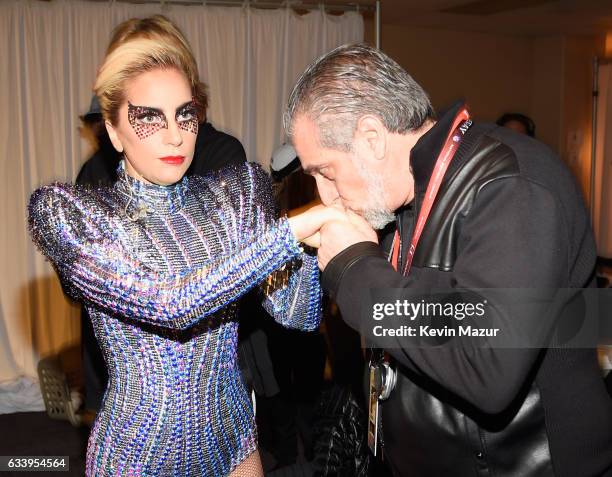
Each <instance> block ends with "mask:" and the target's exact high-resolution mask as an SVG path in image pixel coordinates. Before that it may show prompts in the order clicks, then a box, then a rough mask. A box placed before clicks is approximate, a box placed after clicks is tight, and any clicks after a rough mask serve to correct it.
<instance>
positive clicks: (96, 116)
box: [81, 94, 102, 122]
mask: <svg viewBox="0 0 612 477" xmlns="http://www.w3.org/2000/svg"><path fill="white" fill-rule="evenodd" d="M81 119H82V120H83V121H87V122H93V121H99V120H101V119H102V110H101V109H100V103H99V102H98V97H97V96H96V95H95V94H94V95H93V96H92V97H91V103H89V111H87V112H86V113H85V114H84V115H83V116H81Z"/></svg>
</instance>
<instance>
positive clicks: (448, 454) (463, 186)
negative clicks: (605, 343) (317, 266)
mask: <svg viewBox="0 0 612 477" xmlns="http://www.w3.org/2000/svg"><path fill="white" fill-rule="evenodd" d="M459 106H460V105H457V106H455V108H453V109H452V110H451V111H449V112H448V113H447V114H446V115H444V116H443V117H441V118H440V119H439V121H438V122H437V124H436V125H435V126H434V127H433V128H432V129H431V130H430V131H429V132H428V133H426V134H425V135H424V136H423V137H421V139H420V140H419V141H418V143H417V144H416V145H415V147H414V148H413V150H412V151H411V156H410V157H411V158H410V160H411V166H412V170H413V174H414V179H415V200H414V201H413V203H412V204H410V206H409V207H406V208H404V209H403V210H400V211H398V213H397V215H398V223H399V229H400V235H401V237H402V240H403V241H404V242H405V243H408V242H409V240H410V238H411V236H412V231H413V225H414V217H415V216H417V214H418V212H419V209H420V204H421V202H422V198H423V195H424V192H425V189H426V186H427V183H428V181H429V177H430V176H431V173H432V169H433V165H434V162H435V159H436V157H437V156H438V152H439V150H440V149H441V146H442V143H443V141H444V139H445V138H446V135H447V133H448V130H449V128H450V125H451V123H452V120H453V118H454V116H455V114H456V111H457V110H458V109H459ZM394 230H395V228H394V227H393V228H391V229H390V230H388V231H386V232H385V233H383V236H382V240H381V246H382V249H383V250H389V247H390V242H391V237H392V234H393V233H394ZM404 258H405V257H404ZM595 258H596V252H595V246H594V241H593V237H592V233H591V230H590V225H589V220H588V216H587V214H586V212H585V209H584V206H583V204H582V200H581V194H580V192H579V190H578V188H577V186H576V184H575V182H574V180H573V178H572V176H571V174H570V173H569V171H568V170H567V169H566V168H565V167H564V166H563V164H562V163H561V161H560V160H559V159H558V158H557V157H556V156H555V155H554V154H553V153H552V152H550V151H549V150H548V149H547V148H546V147H545V146H543V145H542V144H540V143H538V142H536V141H534V140H532V139H529V138H526V137H522V136H519V135H518V134H516V133H513V132H511V131H508V130H505V129H504V128H498V127H496V126H493V125H479V124H475V125H474V126H472V128H470V130H469V131H468V133H467V134H466V136H465V139H464V141H463V142H462V144H461V146H460V148H459V150H458V151H457V154H456V155H455V158H454V159H453V162H452V163H451V166H450V167H449V170H448V171H447V173H446V175H445V179H444V182H443V184H442V187H441V189H440V192H439V194H438V197H437V199H436V202H435V204H434V208H433V210H432V212H431V215H430V217H429V219H428V222H427V225H426V227H425V229H424V232H423V235H422V237H421V239H420V242H419V245H418V247H417V250H416V254H415V257H414V261H413V265H412V269H411V272H410V275H409V276H408V277H403V276H401V275H400V274H398V273H397V272H395V271H394V270H393V268H391V266H390V264H389V263H388V262H387V260H386V254H383V253H381V249H380V248H378V247H377V246H375V245H374V244H373V243H371V242H364V243H361V244H356V245H354V246H352V247H350V248H348V249H347V250H345V251H344V252H342V253H340V254H339V255H337V256H336V257H335V258H334V259H333V260H332V261H331V262H330V263H329V264H328V266H327V268H326V269H325V271H324V273H323V285H324V287H325V288H326V289H327V291H329V292H330V293H331V294H332V295H333V296H335V298H336V301H337V303H338V306H339V308H340V311H341V312H342V316H343V318H344V320H345V321H346V322H347V323H348V324H349V325H351V326H352V327H354V328H355V329H357V330H360V329H361V328H362V326H363V325H364V323H363V320H364V318H363V316H364V314H363V313H362V310H360V308H359V307H360V306H361V303H362V301H361V299H360V298H361V296H363V294H364V293H367V290H368V289H373V288H385V287H388V288H417V287H437V288H454V287H461V288H496V287H497V288H530V287H550V288H582V287H588V286H591V284H592V279H593V270H594V265H595ZM373 344H374V345H376V342H374V343H373ZM387 350H388V352H389V353H390V354H391V356H392V357H393V359H394V361H395V364H396V367H397V369H398V371H399V373H398V374H399V375H398V383H397V386H396V388H395V389H394V391H393V392H392V393H391V396H390V398H389V399H388V400H387V401H385V402H383V403H382V404H381V421H382V438H383V441H384V451H383V452H384V456H385V460H386V461H387V462H388V463H389V466H390V467H391V468H392V469H393V471H394V474H395V475H401V476H436V477H440V476H491V475H494V476H499V477H510V476H513V477H514V476H521V477H525V476H553V475H554V476H568V477H569V476H571V477H577V476H594V475H607V473H610V474H612V401H611V400H610V398H609V396H608V395H607V393H606V391H605V389H604V386H603V379H602V377H601V374H600V372H599V369H598V367H597V360H596V355H595V352H594V350H592V349H554V348H551V349H464V350H462V349H459V350H458V349H434V348H414V347H408V346H403V342H402V339H401V338H398V339H397V342H396V343H395V346H393V347H392V348H389V349H387Z"/></svg>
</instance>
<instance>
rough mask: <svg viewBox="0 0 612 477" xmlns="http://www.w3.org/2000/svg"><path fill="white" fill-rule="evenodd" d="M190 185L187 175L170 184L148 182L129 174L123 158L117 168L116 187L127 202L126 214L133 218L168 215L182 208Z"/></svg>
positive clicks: (123, 200) (125, 202) (124, 201)
mask: <svg viewBox="0 0 612 477" xmlns="http://www.w3.org/2000/svg"><path fill="white" fill-rule="evenodd" d="M188 186H189V180H188V178H187V176H184V177H183V178H182V179H181V180H180V181H179V182H177V183H176V184H172V185H169V186H162V185H157V184H147V183H145V182H142V181H140V180H138V179H135V178H134V177H132V176H130V175H128V174H127V172H126V171H125V161H124V160H122V161H121V162H120V163H119V167H118V168H117V181H116V182H115V185H114V188H115V190H116V191H117V192H118V193H119V195H120V197H121V199H122V202H123V203H124V204H125V212H126V214H127V215H128V216H129V217H131V218H144V217H145V216H146V215H149V214H160V215H167V214H171V213H174V212H176V211H178V210H180V209H181V208H182V207H183V205H184V203H185V194H186V192H187V190H188Z"/></svg>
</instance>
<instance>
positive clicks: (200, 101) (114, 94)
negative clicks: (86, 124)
mask: <svg viewBox="0 0 612 477" xmlns="http://www.w3.org/2000/svg"><path fill="white" fill-rule="evenodd" d="M158 68H175V69H177V70H178V71H180V72H182V73H183V74H184V75H185V77H186V78H187V81H188V82H189V84H190V85H191V91H192V94H193V97H194V99H195V102H196V105H197V110H198V119H199V120H200V121H204V119H205V118H206V108H207V107H208V96H207V94H206V86H205V85H204V83H202V82H201V81H200V79H199V75H198V66H197V63H196V61H195V58H194V56H193V53H192V52H191V48H190V47H189V44H188V43H187V40H186V39H185V36H184V35H183V34H182V33H181V31H180V30H179V29H178V27H176V25H174V24H173V23H172V22H171V21H170V20H168V19H167V18H166V17H164V16H163V15H155V16H152V17H148V18H141V19H138V18H133V19H131V20H127V21H125V22H123V23H121V24H120V25H119V26H118V27H117V28H116V29H115V31H114V33H113V37H112V38H111V42H110V44H109V46H108V49H107V50H106V57H105V58H104V61H103V63H102V66H100V69H99V70H98V76H97V77H96V82H95V85H94V92H95V94H96V96H97V97H98V101H99V103H100V109H101V111H102V115H103V116H104V119H105V120H107V121H110V123H111V124H113V125H115V126H116V125H117V123H118V120H119V108H120V107H121V105H122V104H123V103H124V101H125V100H126V98H125V84H126V82H128V81H129V80H131V79H133V78H135V77H136V76H138V75H139V74H141V73H144V72H147V71H151V70H154V69H158Z"/></svg>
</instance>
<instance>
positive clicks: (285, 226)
mask: <svg viewBox="0 0 612 477" xmlns="http://www.w3.org/2000/svg"><path fill="white" fill-rule="evenodd" d="M250 177H251V179H252V180H254V181H257V180H258V179H257V175H256V174H255V175H251V176H250ZM241 187H243V189H242V191H241V193H240V196H241V197H242V198H243V200H242V206H243V207H244V209H243V210H239V217H238V219H237V220H240V221H243V222H244V221H247V220H248V221H249V222H250V223H251V226H249V227H247V228H248V229H249V230H251V233H248V234H247V233H243V234H242V235H243V236H240V234H238V236H237V237H236V243H235V244H234V246H233V247H232V253H231V254H227V255H224V256H221V257H218V258H217V259H216V260H214V261H212V262H211V263H209V264H207V265H206V266H204V267H202V268H200V269H198V270H192V271H188V272H186V273H184V274H171V273H160V272H156V271H153V270H151V269H150V268H149V267H147V266H146V265H145V264H143V263H140V262H139V261H138V260H137V259H136V258H134V257H132V256H130V255H129V254H128V252H127V251H126V247H124V246H123V245H122V244H121V242H120V241H119V237H117V236H114V235H113V234H114V229H113V226H112V224H111V223H109V219H108V218H107V217H104V216H102V214H97V213H95V212H93V211H91V210H88V207H87V206H86V205H85V204H84V203H83V202H82V199H81V198H80V196H79V194H75V192H74V191H75V190H74V188H72V187H71V186H68V185H60V184H55V185H51V186H47V187H42V188H40V189H38V190H37V191H35V192H34V194H32V197H31V199H30V204H29V224H30V232H31V234H32V238H33V240H34V242H35V243H36V244H37V246H38V247H39V248H40V250H41V251H42V252H43V254H44V255H45V256H46V257H47V258H49V260H50V261H51V262H52V263H53V265H54V267H55V268H56V270H57V271H58V273H59V275H60V278H61V280H62V282H63V283H64V285H65V288H66V290H67V291H68V293H69V294H70V295H71V296H72V297H73V298H75V299H78V300H81V301H84V302H86V303H88V304H91V305H93V306H96V307H98V308H101V309H103V310H105V311H106V312H109V313H116V314H120V315H124V316H127V317H130V318H134V319H137V320H141V321H144V322H148V323H153V324H157V325H159V326H165V327H169V328H179V329H184V328H187V327H189V326H191V325H193V324H194V323H196V322H197V321H199V320H200V319H201V318H202V317H204V316H206V315H208V314H211V313H213V312H215V311H216V310H218V309H220V308H222V307H223V306H225V305H227V304H228V303H230V302H232V301H234V300H236V299H237V298H238V297H239V296H241V295H242V294H243V293H245V292H246V291H247V290H248V289H249V288H251V287H253V286H255V285H256V284H257V283H259V282H261V281H262V280H263V279H264V278H265V277H266V276H267V275H269V274H270V273H271V272H272V271H274V270H275V269H277V268H279V267H280V266H281V265H282V264H284V263H286V262H288V261H290V260H291V259H293V258H296V257H298V256H299V255H300V253H301V248H300V247H299V245H298V243H297V241H296V239H295V238H294V236H293V234H292V232H291V228H290V226H289V223H288V222H287V220H286V219H280V220H279V221H270V220H269V219H268V216H267V215H268V214H267V213H266V211H265V210H264V209H265V208H263V207H261V204H260V203H259V202H258V201H257V200H256V199H255V200H253V201H251V203H248V201H245V200H244V198H245V197H248V196H251V197H256V194H255V189H257V186H256V184H254V183H247V184H242V185H241ZM224 200H230V198H229V197H228V198H226V199H224ZM247 209H248V210H247ZM243 225H245V226H246V225H248V224H246V223H244V224H243Z"/></svg>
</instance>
